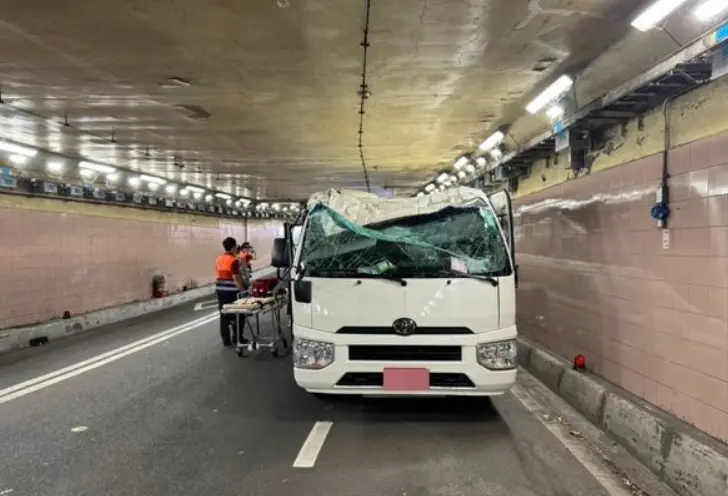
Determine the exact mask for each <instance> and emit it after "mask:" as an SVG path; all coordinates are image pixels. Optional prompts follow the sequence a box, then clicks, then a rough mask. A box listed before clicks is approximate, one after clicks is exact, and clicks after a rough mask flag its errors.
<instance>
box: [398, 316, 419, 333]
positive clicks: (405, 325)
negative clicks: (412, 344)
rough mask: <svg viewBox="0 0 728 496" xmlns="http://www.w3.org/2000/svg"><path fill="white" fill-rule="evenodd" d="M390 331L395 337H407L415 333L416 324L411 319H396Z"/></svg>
mask: <svg viewBox="0 0 728 496" xmlns="http://www.w3.org/2000/svg"><path fill="white" fill-rule="evenodd" d="M392 329H394V333H395V334H396V335H397V336H409V335H411V334H414V333H415V331H417V324H416V323H415V321H414V320H412V319H397V320H395V321H394V324H392Z"/></svg>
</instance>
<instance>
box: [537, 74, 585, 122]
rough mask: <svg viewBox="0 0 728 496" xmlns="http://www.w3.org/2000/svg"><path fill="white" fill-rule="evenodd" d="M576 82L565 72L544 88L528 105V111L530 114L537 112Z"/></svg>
mask: <svg viewBox="0 0 728 496" xmlns="http://www.w3.org/2000/svg"><path fill="white" fill-rule="evenodd" d="M573 84H574V80H573V79H571V78H570V77H569V76H567V75H566V74H564V75H563V76H561V77H560V78H559V79H557V80H556V81H554V82H553V83H551V86H549V87H548V88H546V89H545V90H543V91H542V92H541V93H540V94H539V95H538V96H537V97H536V98H534V99H533V100H531V103H529V104H528V105H526V111H528V113H529V114H535V113H536V112H538V111H539V110H541V109H542V108H544V107H545V106H546V105H548V104H549V103H551V102H553V101H554V100H556V99H557V98H559V97H560V96H561V95H562V94H563V93H564V92H565V91H568V90H569V88H571V87H572V85H573Z"/></svg>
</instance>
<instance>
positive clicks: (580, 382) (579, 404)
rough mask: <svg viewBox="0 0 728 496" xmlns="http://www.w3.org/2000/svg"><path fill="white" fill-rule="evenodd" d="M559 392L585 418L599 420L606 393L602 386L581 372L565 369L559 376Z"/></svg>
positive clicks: (593, 420)
mask: <svg viewBox="0 0 728 496" xmlns="http://www.w3.org/2000/svg"><path fill="white" fill-rule="evenodd" d="M559 393H560V394H561V396H563V397H564V399H565V400H566V401H568V402H569V404H571V406H573V407H574V408H576V409H577V410H579V411H580V412H581V413H582V415H584V416H585V417H586V418H588V419H589V420H591V421H592V422H594V423H596V422H599V419H600V418H601V415H602V409H603V408H604V401H605V398H606V394H607V390H606V388H605V387H604V386H602V385H601V384H599V383H597V382H595V381H590V380H589V379H588V378H587V377H585V376H584V374H582V373H581V372H578V371H576V370H570V369H567V370H564V374H563V375H562V376H561V382H560V383H559Z"/></svg>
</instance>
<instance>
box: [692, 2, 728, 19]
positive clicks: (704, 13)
mask: <svg viewBox="0 0 728 496" xmlns="http://www.w3.org/2000/svg"><path fill="white" fill-rule="evenodd" d="M726 9H728V0H707V1H706V2H704V3H702V4H700V5H699V6H698V8H697V9H695V10H694V11H693V14H694V15H695V17H697V18H698V20H700V21H709V20H710V19H712V18H713V17H715V16H717V15H718V14H720V13H721V12H723V11H724V10H726Z"/></svg>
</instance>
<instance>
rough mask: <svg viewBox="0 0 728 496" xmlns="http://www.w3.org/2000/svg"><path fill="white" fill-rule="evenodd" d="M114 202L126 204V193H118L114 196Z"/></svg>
mask: <svg viewBox="0 0 728 496" xmlns="http://www.w3.org/2000/svg"><path fill="white" fill-rule="evenodd" d="M114 200H116V201H118V202H126V195H125V194H124V193H122V192H121V191H117V192H116V193H115V194H114Z"/></svg>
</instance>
